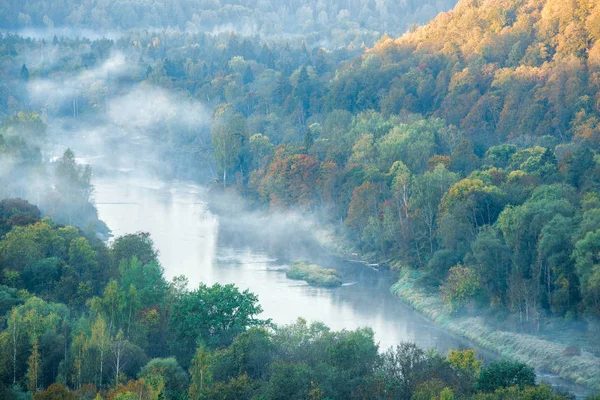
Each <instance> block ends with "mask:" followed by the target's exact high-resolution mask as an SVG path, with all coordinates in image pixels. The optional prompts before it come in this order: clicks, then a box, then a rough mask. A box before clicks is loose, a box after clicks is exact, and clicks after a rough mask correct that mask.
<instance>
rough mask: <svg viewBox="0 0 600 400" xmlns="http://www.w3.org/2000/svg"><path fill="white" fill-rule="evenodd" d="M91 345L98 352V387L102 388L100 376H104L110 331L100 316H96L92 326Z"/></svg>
mask: <svg viewBox="0 0 600 400" xmlns="http://www.w3.org/2000/svg"><path fill="white" fill-rule="evenodd" d="M90 340H91V343H92V346H93V347H94V348H95V349H96V350H97V352H98V363H99V365H100V371H99V374H98V387H99V388H102V378H103V377H104V360H105V355H106V352H107V351H108V350H109V348H110V342H111V337H110V332H109V331H108V329H107V327H106V322H104V319H103V318H102V316H98V318H97V319H96V322H95V323H94V325H93V326H92V335H91V337H90Z"/></svg>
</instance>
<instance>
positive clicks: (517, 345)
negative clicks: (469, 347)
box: [390, 268, 600, 390]
mask: <svg viewBox="0 0 600 400" xmlns="http://www.w3.org/2000/svg"><path fill="white" fill-rule="evenodd" d="M419 276H420V272H419V271H415V270H411V269H409V268H403V269H401V270H400V277H399V279H398V282H397V283H396V284H394V285H393V286H392V288H391V289H390V290H391V292H392V293H393V294H395V295H396V296H398V297H399V298H400V299H401V300H402V301H403V302H404V303H406V304H408V305H410V306H411V307H413V308H414V309H415V310H417V311H419V312H420V313H422V314H424V315H425V316H427V317H429V319H431V320H432V321H433V322H435V323H436V324H437V325H439V326H441V327H442V328H444V329H446V330H448V331H450V332H452V333H454V334H457V335H460V336H463V337H466V338H467V339H469V340H471V341H472V342H474V343H476V344H477V345H479V346H481V347H483V348H486V349H489V350H492V351H494V352H496V353H498V354H499V355H500V356H502V357H506V358H510V359H513V360H518V361H521V362H524V363H526V364H528V365H530V366H532V367H534V368H538V369H540V370H542V371H549V372H553V373H555V374H557V375H558V376H560V377H562V378H564V379H568V380H570V381H573V382H576V383H578V384H582V385H585V386H588V387H590V388H592V389H594V390H598V389H600V357H598V356H596V355H594V354H592V353H590V352H589V351H581V353H580V354H579V355H573V356H569V357H567V356H565V355H564V351H565V348H566V347H567V345H565V344H561V343H557V342H555V341H550V340H548V339H545V338H542V337H539V336H535V335H530V334H523V333H517V332H510V331H502V330H497V329H495V328H493V327H491V326H490V325H489V324H487V323H486V322H485V320H484V318H483V317H452V316H451V315H450V314H449V312H448V310H447V308H446V307H445V306H444V304H443V302H442V301H441V299H440V298H439V297H438V296H437V295H436V294H434V293H431V292H428V291H426V290H424V289H423V288H421V287H419V286H418V285H417V284H416V282H417V281H418V280H419Z"/></svg>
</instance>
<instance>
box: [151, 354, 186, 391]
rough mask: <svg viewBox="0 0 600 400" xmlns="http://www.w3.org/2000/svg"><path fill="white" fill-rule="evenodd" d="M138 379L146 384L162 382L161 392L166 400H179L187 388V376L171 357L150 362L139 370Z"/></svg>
mask: <svg viewBox="0 0 600 400" xmlns="http://www.w3.org/2000/svg"><path fill="white" fill-rule="evenodd" d="M139 378H140V379H143V380H144V381H146V382H155V381H160V382H162V385H161V386H162V387H163V389H162V390H163V391H164V395H165V396H166V398H167V399H177V398H180V397H181V396H183V395H184V393H185V391H186V389H187V387H188V377H187V374H186V373H185V371H184V370H183V369H182V368H181V367H180V366H179V364H178V363H177V360H175V358H173V357H170V358H155V359H152V360H150V361H149V362H148V364H146V365H145V366H144V367H143V368H142V369H141V371H140V373H139ZM163 385H164V386H163Z"/></svg>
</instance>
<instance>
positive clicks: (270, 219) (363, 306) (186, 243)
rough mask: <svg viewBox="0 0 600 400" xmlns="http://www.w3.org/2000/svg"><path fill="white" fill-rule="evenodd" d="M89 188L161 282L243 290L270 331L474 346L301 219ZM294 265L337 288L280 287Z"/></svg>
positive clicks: (184, 195) (125, 188) (185, 190)
mask: <svg viewBox="0 0 600 400" xmlns="http://www.w3.org/2000/svg"><path fill="white" fill-rule="evenodd" d="M93 183H94V185H95V189H96V191H95V199H96V205H97V208H98V212H99V217H100V219H101V220H103V221H104V222H105V223H106V224H107V225H108V226H109V227H110V229H111V230H112V233H113V235H114V236H119V235H123V234H127V233H134V232H138V231H144V232H149V233H150V234H151V236H152V238H153V240H154V243H155V245H156V247H157V248H158V249H159V251H160V256H159V257H160V262H161V264H162V265H163V267H164V269H165V275H166V276H167V278H169V279H170V278H172V277H174V276H177V275H185V276H186V277H187V278H188V280H189V287H190V288H193V287H196V286H197V285H198V284H199V283H201V282H203V283H205V284H207V285H212V284H214V283H217V282H218V283H221V284H228V283H233V284H235V285H236V286H238V287H239V288H241V289H249V290H250V291H251V292H253V293H255V294H256V295H258V298H259V301H260V304H261V305H262V308H263V310H264V311H263V313H262V315H261V317H262V318H271V319H272V320H273V322H275V323H277V324H289V323H292V322H294V321H295V320H297V319H298V318H304V319H306V320H307V321H309V322H311V321H321V322H324V323H326V324H327V325H328V326H330V327H331V328H332V329H335V330H340V329H355V328H358V327H369V328H372V329H373V331H374V333H375V339H376V341H377V342H378V343H379V345H380V348H381V349H386V348H389V347H391V346H395V345H397V344H398V343H400V342H402V341H410V342H414V343H416V344H417V345H419V346H421V347H423V348H427V349H430V348H434V349H437V350H438V351H440V352H442V353H445V352H447V351H448V350H449V349H452V348H458V349H462V348H469V347H475V346H474V345H473V344H472V343H470V342H469V341H467V340H465V339H463V338H460V337H456V336H454V335H452V334H450V333H448V332H446V331H444V330H442V329H439V328H437V327H436V326H435V325H433V324H432V323H431V322H429V321H428V320H426V319H425V318H424V317H423V316H421V315H420V314H418V313H417V312H415V311H414V310H413V309H411V308H410V307H408V306H406V305H404V304H403V303H402V302H400V301H399V300H398V299H397V298H396V297H394V296H393V295H391V294H390V292H389V288H390V286H391V285H392V284H393V283H394V280H395V277H394V274H393V273H392V272H390V271H387V270H377V269H375V268H371V267H368V266H366V265H364V264H361V263H357V262H351V261H348V260H343V259H340V258H337V257H334V256H331V255H329V254H328V253H327V252H326V251H324V250H323V249H321V248H320V247H319V246H318V244H317V242H316V241H315V240H314V239H313V237H314V235H313V231H314V229H315V225H314V223H313V222H311V221H309V220H307V219H306V218H303V217H302V216H300V215H297V214H273V215H271V214H267V213H259V212H251V211H246V210H244V209H243V207H242V206H238V205H237V204H238V203H237V201H238V199H235V198H230V197H227V198H219V197H216V198H215V197H214V196H212V195H210V193H209V192H208V191H207V190H206V188H205V187H202V186H200V185H197V184H194V183H191V182H181V181H162V180H159V179H157V178H148V177H140V176H135V175H132V173H131V171H129V172H117V173H111V174H109V175H101V176H97V177H95V178H94V181H93ZM240 204H241V202H240ZM232 208H233V209H234V210H236V211H235V212H231V209H232ZM214 209H217V210H223V209H227V210H230V211H229V212H227V213H224V212H222V211H221V212H219V211H214ZM296 258H305V259H309V260H310V261H313V262H317V263H319V264H321V265H324V266H326V267H329V268H335V269H337V270H338V271H339V272H340V273H341V275H342V278H343V281H344V285H343V286H342V287H339V288H335V289H323V288H315V287H310V286H308V285H306V284H304V283H302V282H298V281H293V280H289V279H287V278H286V276H285V272H284V271H285V268H287V267H288V266H289V263H290V262H291V261H292V260H293V259H296ZM477 351H478V354H479V357H480V358H483V359H484V360H488V361H489V360H492V359H495V358H497V357H496V356H495V355H494V354H492V353H490V352H487V351H485V350H483V349H480V348H478V349H477ZM538 377H542V378H543V379H544V380H546V381H548V382H550V383H551V384H553V385H554V386H557V387H560V388H561V389H567V390H569V391H571V392H574V393H575V394H577V395H578V397H581V396H584V395H586V393H588V392H587V391H586V390H585V388H582V387H580V386H577V385H571V384H569V383H567V382H564V381H563V380H561V379H560V378H558V377H556V376H553V375H548V374H538Z"/></svg>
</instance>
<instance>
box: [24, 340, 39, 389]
mask: <svg viewBox="0 0 600 400" xmlns="http://www.w3.org/2000/svg"><path fill="white" fill-rule="evenodd" d="M40 364H41V361H40V350H39V346H38V342H37V339H35V340H34V342H33V348H32V350H31V355H30V356H29V359H28V360H27V389H29V391H30V392H32V393H35V392H37V390H38V388H39V383H40V382H39V378H40V375H41V373H40V369H41V365H40Z"/></svg>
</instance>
